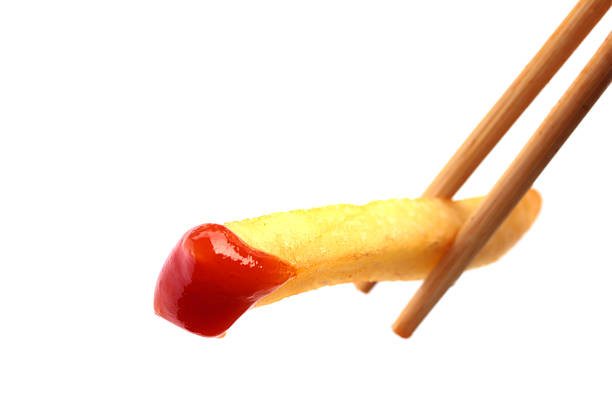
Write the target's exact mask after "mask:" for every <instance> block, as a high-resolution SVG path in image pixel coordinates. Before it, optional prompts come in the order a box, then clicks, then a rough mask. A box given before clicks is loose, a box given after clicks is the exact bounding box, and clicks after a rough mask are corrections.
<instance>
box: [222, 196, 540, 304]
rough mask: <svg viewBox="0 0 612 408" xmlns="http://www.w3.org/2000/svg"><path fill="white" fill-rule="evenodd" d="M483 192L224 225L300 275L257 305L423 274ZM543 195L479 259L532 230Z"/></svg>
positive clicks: (477, 262)
mask: <svg viewBox="0 0 612 408" xmlns="http://www.w3.org/2000/svg"><path fill="white" fill-rule="evenodd" d="M481 200H482V197H479V198H471V199H467V200H461V201H449V200H443V199H432V198H420V199H415V200H410V199H395V200H385V201H373V202H371V203H369V204H366V205H363V206H357V205H349V204H339V205H331V206H327V207H320V208H313V209H310V210H296V211H290V212H283V213H275V214H270V215H265V216H262V217H258V218H253V219H248V220H244V221H237V222H229V223H226V224H225V226H226V227H227V228H229V229H230V230H231V231H232V232H234V233H235V234H236V235H237V236H238V237H240V238H241V239H242V240H243V241H245V242H246V243H247V244H249V245H250V246H252V247H254V248H257V249H260V250H262V251H264V252H267V253H269V254H273V255H276V256H277V257H279V258H281V259H283V260H285V261H287V262H289V263H290V264H291V265H293V266H294V267H295V268H296V277H295V278H294V279H292V280H290V281H288V282H287V283H285V284H284V285H283V286H281V287H280V288H279V289H277V290H276V291H274V292H272V293H271V294H269V295H268V296H266V297H264V298H262V299H261V300H260V301H259V302H258V303H257V305H258V306H260V305H264V304H268V303H272V302H275V301H277V300H280V299H282V298H285V297H287V296H291V295H295V294H298V293H301V292H305V291H308V290H312V289H317V288H319V287H322V286H326V285H336V284H339V283H348V282H357V281H393V280H415V279H422V278H423V277H424V276H425V275H426V274H427V273H428V272H429V271H430V270H431V269H432V268H433V266H434V265H435V264H436V263H437V262H438V260H439V259H440V257H441V256H442V255H443V254H444V252H445V251H446V249H447V248H448V247H449V246H450V245H451V243H452V241H453V239H454V237H455V235H456V234H457V232H458V230H459V228H460V227H461V225H462V224H463V223H464V222H465V221H466V220H467V218H468V217H469V215H470V214H471V213H472V212H473V211H474V210H475V209H476V207H477V206H478V204H479V202H480V201H481ZM540 206H541V198H540V195H539V194H538V192H537V191H535V190H531V191H529V192H528V193H527V194H526V195H525V197H524V198H523V199H522V200H521V202H520V203H519V204H518V205H517V207H516V208H515V209H514V211H512V213H511V214H510V216H509V217H508V218H507V219H506V221H505V222H504V223H503V224H502V226H501V227H500V228H499V230H498V231H497V232H496V233H495V235H494V236H493V237H492V238H491V240H490V241H489V242H488V243H487V245H486V246H485V247H484V248H483V250H482V251H481V252H480V253H479V255H478V256H477V257H476V258H475V259H474V261H473V262H472V264H471V265H470V267H471V268H474V267H478V266H481V265H485V264H488V263H491V262H493V261H496V260H497V259H499V258H500V257H501V256H502V255H503V254H504V253H506V251H508V250H509V249H510V248H511V247H512V246H513V245H514V244H515V243H516V242H517V241H518V240H519V238H520V237H521V236H522V235H523V234H524V233H525V232H526V231H527V230H528V229H529V227H530V226H531V224H532V223H533V221H534V220H535V218H536V216H537V215H538V212H539V211H540Z"/></svg>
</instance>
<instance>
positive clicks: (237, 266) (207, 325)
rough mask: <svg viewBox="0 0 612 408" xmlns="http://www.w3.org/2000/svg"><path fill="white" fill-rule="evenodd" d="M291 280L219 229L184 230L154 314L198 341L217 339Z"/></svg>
mask: <svg viewBox="0 0 612 408" xmlns="http://www.w3.org/2000/svg"><path fill="white" fill-rule="evenodd" d="M293 276H295V270H294V268H293V267H292V266H291V265H290V264H288V263H287V262H284V261H283V260H281V259H279V258H277V257H276V256H274V255H270V254H267V253H265V252H263V251H259V250H257V249H255V248H252V247H250V246H248V245H247V244H246V243H245V242H244V241H242V240H241V239H240V238H238V237H237V236H236V235H235V234H234V233H233V232H231V231H230V230H229V229H227V228H226V227H224V226H223V225H218V224H203V225H200V226H198V227H195V228H192V229H191V230H189V231H187V233H185V235H183V238H181V240H180V241H179V242H178V244H177V245H176V246H175V247H174V249H173V250H172V252H171V253H170V256H169V257H168V259H167V260H166V263H165V264H164V266H163V268H162V270H161V273H160V275H159V278H158V280H157V286H156V287H155V300H154V307H155V313H157V314H158V315H159V316H161V317H163V318H164V319H166V320H168V321H170V322H172V323H174V324H176V325H177V326H180V327H183V328H185V329H187V330H189V331H191V332H193V333H196V334H199V335H201V336H211V337H212V336H220V335H222V334H223V333H225V331H226V330H227V329H228V328H229V327H230V326H231V325H232V324H233V323H234V322H235V321H236V320H237V319H238V318H239V317H240V316H241V315H242V314H243V313H244V312H246V311H247V310H248V309H249V308H250V307H251V306H253V305H254V304H255V302H257V301H258V300H259V299H261V298H262V297H264V296H266V295H267V294H269V293H271V292H273V291H274V290H276V289H277V288H278V287H279V286H281V285H282V284H283V283H285V282H286V281H288V280H289V279H291V278H292V277H293Z"/></svg>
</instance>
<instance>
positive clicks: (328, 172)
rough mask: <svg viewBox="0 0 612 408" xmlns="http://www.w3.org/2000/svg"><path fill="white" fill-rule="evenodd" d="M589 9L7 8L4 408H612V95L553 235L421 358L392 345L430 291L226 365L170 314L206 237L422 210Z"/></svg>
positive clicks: (260, 314) (273, 333)
mask: <svg viewBox="0 0 612 408" xmlns="http://www.w3.org/2000/svg"><path fill="white" fill-rule="evenodd" d="M573 3H574V1H573V0H548V1H543V0H540V1H533V0H520V1H514V2H503V1H496V2H491V1H474V0H472V1H469V0H466V1H461V2H455V1H450V0H449V1H443V2H440V1H437V2H424V1H421V2H416V1H337V0H324V1H308V2H306V1H295V0H280V1H266V0H257V1H231V0H226V1H217V2H213V1H209V2H204V1H193V2H185V1H176V2H170V1H168V2H162V1H125V0H122V1H105V2H93V1H39V2H33V1H9V0H6V1H3V2H2V4H1V5H0V138H1V142H0V183H1V184H0V186H1V192H0V194H1V198H0V209H1V211H0V240H1V241H0V248H1V252H0V273H1V275H0V276H1V277H0V279H1V283H0V316H1V323H2V326H1V327H2V328H1V329H0V330H1V331H2V334H1V335H0V375H1V376H2V378H1V381H0V384H1V385H0V405H2V406H5V407H20V406H37V407H41V406H61V407H66V406H79V407H83V406H105V407H108V406H148V407H154V406H160V407H183V406H185V407H192V406H270V407H277V406H282V407H288V406H333V405H336V406H370V407H373V406H385V407H395V406H415V407H426V406H470V407H472V406H542V405H544V406H553V405H555V406H562V405H566V406H590V407H597V406H601V407H603V406H610V404H612V394H611V389H610V384H612V351H611V348H610V344H612V324H611V318H610V311H611V310H612V300H611V298H612V297H611V296H610V292H611V289H612V278H611V272H612V270H611V269H612V268H611V267H610V261H609V254H610V248H609V245H610V242H611V241H610V229H611V228H612V221H611V220H610V207H609V206H610V202H611V199H612V194H611V193H610V185H609V183H610V181H609V176H610V174H611V172H612V165H611V164H610V160H609V157H610V151H611V150H610V143H609V137H610V136H611V135H612V121H611V116H612V115H610V113H611V111H612V91H608V93H607V94H605V95H604V96H603V97H602V99H601V100H600V101H599V103H598V104H597V105H596V106H595V108H594V109H593V110H592V111H591V113H590V114H589V115H588V116H587V117H586V119H585V120H584V121H583V123H582V124H581V125H580V127H579V128H578V129H577V130H576V131H575V132H574V134H573V136H572V138H571V139H570V140H569V141H568V142H567V144H566V145H565V146H564V147H563V148H562V150H561V151H560V152H559V154H558V155H557V157H556V158H555V159H554V161H553V162H552V163H551V165H550V166H549V167H548V168H547V169H546V171H545V172H544V174H543V175H542V176H541V177H540V179H539V180H538V181H537V183H536V187H537V188H538V189H539V190H540V191H541V193H542V195H543V199H544V202H543V210H542V213H541V216H540V217H539V219H538V220H537V221H536V224H535V225H534V227H533V228H532V230H531V231H530V232H529V233H528V235H527V236H526V237H525V238H524V239H523V240H522V241H521V242H520V243H519V244H518V245H517V247H516V248H515V249H514V250H513V251H511V252H510V253H509V254H508V255H507V256H506V257H505V258H503V259H502V260H501V261H500V262H499V263H497V264H494V265H491V266H489V267H486V268H483V269H480V270H476V271H472V272H469V273H466V274H465V275H464V276H463V277H462V278H461V279H460V280H459V282H458V283H457V284H456V285H455V286H454V287H453V288H452V289H451V290H450V291H449V293H448V294H447V296H445V297H444V299H443V300H442V301H441V302H440V304H439V305H438V306H437V307H436V308H435V310H434V311H433V312H432V313H431V315H430V316H429V317H428V319H427V320H426V321H425V322H424V324H423V325H422V326H421V327H420V328H419V330H418V332H417V333H416V334H415V335H414V336H413V338H412V339H410V340H403V339H400V338H399V337H397V336H396V335H395V334H393V332H392V331H391V329H390V324H391V323H392V322H393V320H394V319H395V318H396V316H397V314H398V313H399V311H400V310H401V309H402V307H403V306H404V305H405V303H406V302H407V301H408V299H409V298H410V296H411V295H412V293H413V292H414V291H415V290H416V289H417V287H418V282H409V283H387V284H381V285H379V286H378V287H377V288H376V289H375V290H374V291H373V292H372V293H371V294H370V295H368V296H366V295H363V294H361V293H359V292H357V291H356V290H355V289H354V288H353V287H352V286H351V285H345V286H339V287H332V288H325V289H322V290H319V291H315V292H312V293H307V294H304V295H300V296H297V297H295V298H291V299H287V300H285V301H282V302H280V303H277V304H274V305H271V306H267V307H262V308H260V309H257V310H253V311H250V312H248V313H247V315H245V316H243V318H242V319H241V320H240V321H239V322H238V323H237V324H236V325H235V326H234V327H233V328H232V329H231V330H230V332H229V333H228V335H227V336H226V337H225V338H224V339H205V338H201V337H198V336H195V335H192V334H190V333H188V332H186V331H183V330H180V329H179V328H177V327H175V326H173V325H171V324H169V323H168V322H166V321H164V320H163V319H160V318H159V317H157V316H155V315H154V313H153V307H152V302H153V288H154V285H155V281H156V278H157V273H158V271H159V269H160V268H161V265H162V263H163V261H164V259H165V257H166V256H167V254H168V253H169V251H170V249H171V248H172V246H173V245H174V244H175V242H176V241H177V240H178V238H179V237H180V236H181V235H182V233H183V232H184V231H185V230H187V229H188V228H190V227H192V226H194V225H197V224H200V223H203V222H218V223H221V222H224V221H231V220H238V219H243V218H246V217H251V216H257V215H262V214H265V213H269V212H273V211H282V210H290V209H295V208H308V207H313V206H319V205H326V204H332V203H340V202H346V203H365V202H367V201H370V200H374V199H385V198H392V197H416V196H418V195H419V194H420V193H421V192H422V191H423V190H424V188H425V187H426V186H427V184H428V183H429V181H431V180H432V179H433V177H434V176H435V174H436V172H437V171H438V170H439V169H440V167H441V166H442V165H443V164H444V163H445V161H446V160H447V159H448V158H449V157H450V155H451V154H452V152H453V151H454V150H455V149H456V148H457V147H458V146H459V144H460V143H461V141H462V140H463V139H464V138H465V137H466V136H467V135H468V134H469V132H470V131H471V130H472V129H473V127H474V126H475V125H476V123H477V122H478V121H479V120H480V119H481V118H482V117H483V116H484V114H485V113H486V112H487V110H488V109H489V108H490V107H491V106H492V104H493V103H494V102H495V101H496V99H497V98H498V97H499V96H500V95H501V93H502V92H503V91H504V89H505V88H506V87H507V85H509V84H510V82H511V81H512V80H513V79H514V77H515V76H516V75H517V74H518V73H519V72H520V70H521V69H522V68H523V66H524V65H525V64H526V63H527V61H528V60H529V59H530V58H531V57H532V56H533V55H534V54H535V52H536V51H537V50H538V48H539V47H540V46H541V45H542V44H543V42H544V41H545V39H546V38H547V37H548V36H549V35H550V34H551V33H552V31H553V30H554V29H555V27H556V26H557V25H558V23H559V22H560V21H561V20H562V19H563V18H564V17H565V15H566V14H567V12H568V11H569V10H570V9H571V8H572V6H573ZM611 27H612V15H608V16H607V17H605V18H604V19H603V20H602V21H601V23H600V25H599V26H598V27H597V28H596V29H595V30H594V31H593V32H592V33H591V35H590V36H589V37H588V38H587V39H586V41H585V42H584V43H583V45H582V46H581V47H580V48H579V49H578V50H577V52H576V53H575V54H574V56H572V58H571V59H570V60H569V61H568V63H567V64H566V65H565V66H564V67H563V69H562V70H561V71H560V72H559V74H558V75H557V77H555V79H554V80H553V81H552V82H551V83H550V84H549V86H548V87H547V88H546V89H545V90H544V91H543V92H542V94H541V95H540V98H538V100H537V101H536V102H535V103H534V104H533V105H532V106H531V107H530V109H529V110H528V111H527V112H526V113H525V114H524V115H523V117H521V119H520V120H519V121H518V122H517V124H516V125H515V126H514V127H513V128H512V129H511V131H510V132H509V133H508V135H507V136H506V138H505V139H504V140H503V141H502V143H501V144H500V145H499V146H498V148H497V149H496V150H495V151H494V153H493V154H492V155H491V157H490V158H489V159H487V160H486V161H485V163H484V164H483V166H482V167H481V168H480V169H479V171H478V172H477V173H476V174H475V175H474V177H473V178H472V179H470V181H469V183H468V184H467V185H466V186H465V188H464V189H463V190H462V191H461V192H460V193H459V196H461V197H466V196H470V195H479V194H484V193H486V192H487V191H488V189H489V188H490V187H491V186H492V185H493V183H494V181H495V180H496V179H497V177H498V176H499V175H500V174H501V172H502V171H503V169H504V168H505V167H506V166H507V165H508V164H509V162H510V160H511V159H512V157H514V156H515V155H516V154H517V153H518V151H519V149H520V147H521V146H522V144H523V143H524V142H525V141H526V140H527V138H528V137H529V136H530V135H531V134H532V133H533V131H534V130H535V128H536V126H537V125H538V123H539V122H540V121H541V120H542V119H543V118H544V116H545V114H546V113H547V112H548V111H549V109H550V108H551V107H552V105H553V104H554V102H556V100H557V99H558V98H559V97H560V96H561V94H562V93H563V91H564V89H565V88H566V87H567V86H568V85H569V84H570V82H571V81H572V80H573V78H574V77H575V76H576V75H577V73H578V72H579V71H580V69H581V67H582V66H583V65H584V64H585V63H586V61H587V60H588V58H589V57H590V56H591V55H592V54H593V53H594V51H595V50H596V48H597V47H598V46H599V44H601V42H602V41H603V39H604V38H605V36H606V35H607V33H608V32H609V30H610V28H611Z"/></svg>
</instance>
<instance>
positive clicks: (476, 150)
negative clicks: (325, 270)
mask: <svg viewBox="0 0 612 408" xmlns="http://www.w3.org/2000/svg"><path fill="white" fill-rule="evenodd" d="M610 3H611V1H610V0H581V1H579V2H578V4H577V5H576V6H575V7H574V8H573V9H572V11H571V12H570V13H569V14H568V15H567V17H566V18H565V19H564V20H563V22H562V23H561V24H560V25H559V27H558V28H557V29H556V30H555V32H554V33H553V34H552V35H551V36H550V38H549V39H548V40H547V41H546V43H544V45H543V46H542V48H541V49H540V50H539V51H538V53H537V54H536V55H535V56H534V57H533V59H532V60H531V61H530V62H529V63H528V64H527V66H525V68H524V69H523V71H522V72H521V73H520V74H519V76H518V77H517V78H516V79H515V80H514V82H513V83H512V84H511V85H510V87H508V89H507V90H506V91H505V92H504V94H503V95H502V96H501V98H499V100H498V101H497V102H496V103H495V105H494V106H493V108H491V110H490V111H489V112H488V113H487V115H486V116H485V117H484V118H483V119H482V120H481V121H480V123H479V124H478V126H476V128H475V129H474V130H473V131H472V133H471V134H470V136H469V137H468V138H467V139H466V140H465V142H464V143H463V144H462V145H461V147H459V149H458V150H457V151H456V152H455V154H454V155H453V157H452V158H451V159H450V160H449V161H448V163H447V164H446V166H444V168H443V169H442V171H440V173H439V174H438V175H437V176H436V178H435V179H434V181H433V182H432V183H431V184H430V185H429V187H428V188H427V190H425V192H424V193H423V196H424V197H439V198H449V199H450V198H452V197H453V196H454V195H455V193H456V192H457V191H458V190H459V188H460V187H461V186H462V185H463V183H465V181H466V180H467V179H468V178H469V177H470V175H471V174H472V173H473V172H474V170H476V168H477V167H478V165H479V164H480V163H481V162H482V161H483V160H484V158H485V157H486V156H487V154H489V152H490V151H491V150H492V149H493V148H494V147H495V145H496V144H497V143H498V142H499V140H500V139H501V138H502V137H503V135H504V134H505V133H506V132H507V131H508V129H510V127H511V126H512V124H514V122H515V121H516V120H517V119H518V118H519V116H520V115H521V114H522V113H523V111H524V110H525V109H526V108H527V107H528V106H529V104H530V103H531V102H532V101H533V100H534V99H535V97H536V96H537V95H538V94H539V93H540V91H541V90H542V89H543V88H544V86H545V85H546V84H547V83H548V81H550V79H551V78H552V77H553V76H554V75H555V73H556V72H557V71H558V70H559V68H560V67H561V66H562V65H563V63H564V62H565V61H566V60H567V59H568V58H569V56H570V55H571V54H572V53H573V52H574V50H575V49H576V48H577V47H578V45H579V44H580V43H581V42H582V40H583V39H584V38H585V37H586V36H587V34H588V33H589V32H590V31H591V30H592V29H593V27H594V26H595V25H596V24H597V22H598V21H599V20H600V19H601V18H602V17H603V16H604V14H606V12H607V11H608V9H609V8H610ZM375 284H376V282H358V283H356V284H355V286H357V288H358V289H359V290H361V291H362V292H365V293H368V292H369V291H370V290H371V289H372V288H373V287H374V285H375Z"/></svg>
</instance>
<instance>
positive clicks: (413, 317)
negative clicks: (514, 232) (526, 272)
mask: <svg viewBox="0 0 612 408" xmlns="http://www.w3.org/2000/svg"><path fill="white" fill-rule="evenodd" d="M611 81H612V32H611V33H610V34H609V35H608V37H607V38H606V40H605V41H604V43H603V44H602V45H601V47H600V48H599V49H598V50H597V52H596V53H595V55H594V56H593V57H592V58H591V60H590V61H589V62H588V64H587V65H586V67H585V68H584V69H583V70H582V72H581V73H580V74H579V75H578V77H577V78H576V80H575V81H574V82H573V83H572V85H571V86H570V87H569V89H568V90H567V91H566V92H565V94H564V95H563V96H562V97H561V99H560V100H559V102H558V103H557V105H555V106H554V107H553V109H552V110H551V112H550V113H549V114H548V116H547V117H546V118H545V119H544V121H543V122H542V124H541V125H540V127H539V128H538V129H537V130H536V132H535V133H534V135H533V136H532V137H531V139H529V141H528V142H527V144H526V145H525V147H524V148H523V150H521V152H520V153H519V155H518V156H517V158H516V159H515V160H514V161H513V162H512V164H511V165H510V167H508V169H507V170H506V172H505V173H504V174H503V175H502V177H501V178H500V179H499V181H498V182H497V183H496V184H495V186H494V187H493V189H492V190H491V191H490V192H489V194H488V195H487V196H486V197H485V198H484V199H483V201H482V202H481V203H480V205H479V206H478V207H477V208H476V210H475V211H474V214H472V216H471V217H470V218H469V219H468V221H467V222H466V223H465V225H464V226H463V227H462V228H461V230H460V231H459V233H458V234H457V237H456V238H455V241H454V243H453V245H452V246H451V248H450V249H449V250H448V252H447V253H446V254H445V255H444V256H443V257H442V259H441V260H440V262H439V263H438V264H437V265H436V266H435V268H434V269H433V270H432V271H431V273H430V274H429V275H428V276H427V277H426V278H425V280H424V281H423V284H422V285H421V287H420V288H419V289H418V291H417V292H416V294H415V295H414V297H413V298H412V300H411V301H410V302H409V303H408V305H407V306H406V308H405V309H404V310H403V311H402V313H401V314H400V316H399V317H398V319H397V320H396V322H395V323H394V324H393V330H394V331H395V332H396V333H397V334H398V335H400V336H402V337H409V336H410V335H411V334H412V333H413V332H414V330H415V329H416V328H417V327H418V325H419V324H420V323H421V321H422V320H423V319H424V318H425V316H426V315H427V313H429V311H430V310H431V309H432V308H433V306H434V305H435V304H436V303H437V302H438V300H440V298H441V297H442V296H443V295H444V293H445V292H446V291H447V290H448V288H449V287H450V286H451V285H452V284H453V283H454V282H455V281H456V280H457V278H459V276H460V275H461V273H462V272H463V270H464V269H465V268H466V267H467V265H468V264H469V263H470V261H471V260H472V259H473V258H474V256H475V255H476V254H477V253H478V251H480V249H481V248H482V247H483V246H484V245H485V244H486V242H487V241H488V240H489V238H490V237H491V235H493V233H494V232H495V230H496V229H497V228H498V227H499V225H500V224H501V223H502V222H503V220H504V219H505V218H506V216H507V215H508V214H509V213H510V211H512V209H513V208H514V206H515V205H516V204H517V203H518V202H519V200H520V199H521V198H522V197H523V195H524V194H525V193H526V192H527V190H528V189H529V187H530V186H531V184H532V183H533V182H534V181H535V179H536V178H537V177H538V175H539V174H540V173H541V172H542V170H543V169H544V167H545V166H546V165H547V164H548V163H549V162H550V160H551V159H552V158H553V156H554V155H555V153H556V152H557V151H558V150H559V148H560V147H561V145H562V144H563V143H564V142H565V141H566V140H567V138H568V137H569V135H570V134H571V133H572V132H573V130H574V129H575V128H576V126H578V124H579V123H580V121H581V120H582V119H583V118H584V116H585V115H586V114H587V112H588V111H589V110H590V109H591V107H592V106H593V104H595V102H596V101H597V99H598V98H599V96H601V94H602V93H603V92H604V91H605V89H606V88H607V86H608V85H609V84H610V82H611Z"/></svg>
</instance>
